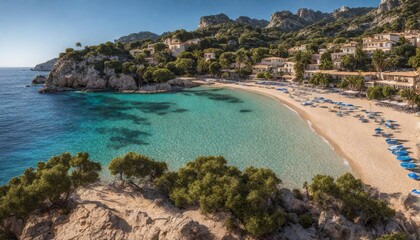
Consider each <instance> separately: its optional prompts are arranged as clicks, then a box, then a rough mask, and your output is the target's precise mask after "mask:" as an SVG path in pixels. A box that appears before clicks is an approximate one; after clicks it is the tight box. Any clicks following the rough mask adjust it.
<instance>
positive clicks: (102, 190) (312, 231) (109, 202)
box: [6, 183, 420, 240]
mask: <svg viewBox="0 0 420 240" xmlns="http://www.w3.org/2000/svg"><path fill="white" fill-rule="evenodd" d="M280 193H281V199H282V202H281V204H280V206H279V207H281V208H282V209H284V211H285V212H286V213H287V214H288V221H287V223H286V224H285V225H284V226H282V227H281V229H279V231H278V232H276V233H274V234H273V235H271V236H266V237H265V239H302V240H308V239H309V240H311V239H376V238H377V237H379V236H382V235H384V234H389V233H394V232H404V233H406V234H407V236H408V237H409V238H408V239H419V237H420V235H419V234H420V232H418V230H419V226H420V217H419V216H420V215H419V211H420V210H419V208H418V206H417V205H416V202H415V201H413V198H412V197H410V195H408V196H404V197H401V198H400V199H399V200H395V199H394V200H395V201H397V203H396V206H395V207H396V211H397V214H396V216H395V217H394V218H392V219H390V220H389V221H388V222H386V223H382V224H378V225H376V226H365V225H364V224H363V223H362V222H361V221H360V222H358V221H357V220H356V221H355V222H352V221H350V220H348V219H347V218H346V217H345V216H343V215H342V214H340V213H339V212H337V211H336V210H334V209H323V208H321V207H319V206H317V205H314V204H313V203H312V202H311V201H309V200H308V199H307V198H306V195H305V194H303V195H302V196H301V197H297V196H296V195H295V193H294V192H292V191H290V190H289V189H281V190H280ZM72 199H73V200H72V203H71V204H70V206H71V208H70V212H69V213H68V214H64V213H63V212H60V211H58V210H53V211H50V212H47V213H45V212H44V213H40V212H37V213H36V214H33V215H31V216H30V217H29V218H28V219H27V220H26V221H25V222H23V221H22V220H19V219H17V218H16V217H11V218H10V219H7V220H6V222H7V228H8V229H10V230H11V232H13V233H14V234H15V235H16V236H18V237H19V239H27V240H29V239H180V240H190V239H191V240H192V239H204V240H207V239H223V240H234V239H245V240H251V239H254V238H253V237H252V236H249V235H247V234H246V233H244V232H243V231H241V230H234V231H228V230H226V228H225V226H224V223H225V220H226V219H227V218H228V217H229V215H227V214H220V215H214V216H211V215H209V216H205V215H202V214H201V213H200V212H199V210H198V209H197V208H190V209H184V210H181V209H178V208H176V207H174V206H173V205H172V204H171V203H169V202H168V201H167V199H166V198H165V197H163V196H162V195H161V194H160V193H159V192H157V191H155V190H152V189H143V190H142V191H141V192H140V191H139V190H138V189H137V188H134V187H131V185H128V184H125V185H121V183H118V184H117V183H112V184H109V185H100V184H98V185H94V186H91V187H89V188H84V189H80V190H78V191H77V192H76V194H75V196H73V198H72ZM302 215H306V216H309V217H310V218H311V219H312V223H311V224H309V225H308V224H305V225H306V226H305V225H301V222H300V218H301V216H302Z"/></svg>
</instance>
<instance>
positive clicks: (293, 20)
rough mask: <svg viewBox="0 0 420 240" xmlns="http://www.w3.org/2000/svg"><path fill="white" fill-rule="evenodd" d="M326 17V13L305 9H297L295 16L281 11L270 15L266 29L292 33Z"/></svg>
mask: <svg viewBox="0 0 420 240" xmlns="http://www.w3.org/2000/svg"><path fill="white" fill-rule="evenodd" d="M327 16H328V14H326V13H322V12H320V11H314V10H310V9H306V8H301V9H299V10H298V11H297V13H296V14H293V13H292V12H290V11H281V12H276V13H274V14H273V15H271V18H270V23H269V24H268V25H267V28H273V27H276V28H279V29H281V30H284V31H293V30H297V29H300V28H303V27H305V26H308V25H310V24H312V23H314V22H316V21H319V20H321V19H323V18H325V17H327Z"/></svg>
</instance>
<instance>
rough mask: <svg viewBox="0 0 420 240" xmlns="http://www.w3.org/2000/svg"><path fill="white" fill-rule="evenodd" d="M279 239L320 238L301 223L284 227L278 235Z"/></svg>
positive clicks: (304, 239) (310, 239)
mask: <svg viewBox="0 0 420 240" xmlns="http://www.w3.org/2000/svg"><path fill="white" fill-rule="evenodd" d="M278 238H279V239H293V240H312V239H319V238H317V237H316V236H315V234H314V233H310V232H309V231H307V230H306V229H304V228H303V227H302V226H301V225H299V224H292V225H290V226H286V227H284V228H283V229H282V231H281V233H280V234H279V235H278Z"/></svg>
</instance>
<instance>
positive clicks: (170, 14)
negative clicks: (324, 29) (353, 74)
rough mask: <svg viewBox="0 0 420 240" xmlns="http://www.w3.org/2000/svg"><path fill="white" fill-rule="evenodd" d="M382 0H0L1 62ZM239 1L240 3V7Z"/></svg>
mask: <svg viewBox="0 0 420 240" xmlns="http://www.w3.org/2000/svg"><path fill="white" fill-rule="evenodd" d="M379 2H380V0H370V1H363V0H342V1H333V0H300V1H294V2H287V1H284V0H277V1H270V0H262V1H256V0H242V1H240V0H232V1H229V2H223V0H215V1H204V0H193V1H188V0H179V1H171V0H154V1H152V0H143V1H134V0H129V1H125V2H115V1H111V0H104V1H99V0H94V1H89V2H85V1H83V0H69V1H63V0H57V1H52V0H26V1H25V0H0V3H1V4H2V8H1V9H0V29H1V30H2V32H1V34H0V67H34V66H35V65H36V64H39V63H42V62H45V61H47V60H50V59H52V58H54V57H57V56H58V54H59V53H60V52H62V51H64V49H65V48H67V47H75V46H74V45H75V43H76V42H81V43H82V44H83V45H96V44H99V43H102V42H106V41H114V40H115V39H117V38H119V37H121V36H124V35H128V34H130V33H136V32H140V31H150V32H154V33H157V34H161V33H163V32H166V31H174V30H176V29H181V28H183V29H186V30H194V29H196V28H197V26H198V23H199V18H200V17H201V16H204V15H212V14H218V13H225V14H226V15H228V16H229V17H230V18H233V19H235V18H237V17H239V16H249V17H251V18H256V19H266V20H269V18H270V16H271V14H272V13H274V12H276V11H282V10H290V11H292V12H296V11H297V10H298V9H299V8H309V9H313V10H319V11H323V12H331V11H333V10H335V9H337V8H340V7H341V6H348V7H374V6H377V5H378V4H379ZM238 6H240V7H238Z"/></svg>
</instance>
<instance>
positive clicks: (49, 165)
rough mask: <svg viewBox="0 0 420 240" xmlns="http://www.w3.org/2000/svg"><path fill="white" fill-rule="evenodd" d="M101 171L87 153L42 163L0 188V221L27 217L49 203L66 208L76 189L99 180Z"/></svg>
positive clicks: (59, 157) (63, 155) (63, 156)
mask: <svg viewBox="0 0 420 240" xmlns="http://www.w3.org/2000/svg"><path fill="white" fill-rule="evenodd" d="M100 171H101V165H100V164H99V163H97V162H93V161H91V160H89V154H87V153H78V154H76V155H75V156H72V155H70V154H69V153H63V154H61V155H59V156H54V157H52V158H51V159H50V160H48V161H47V162H39V163H38V165H37V168H36V169H34V168H28V169H26V170H25V172H24V173H23V174H22V175H20V176H19V177H14V178H12V179H11V180H10V181H9V183H8V184H6V185H3V186H1V187H0V219H4V218H6V217H9V216H17V217H19V218H24V217H26V216H27V215H29V214H30V213H31V212H32V211H34V210H36V209H37V208H39V207H40V206H42V205H43V204H44V203H46V202H50V203H52V206H58V207H63V206H65V205H66V203H67V200H68V199H69V197H70V196H71V194H72V193H73V192H74V191H75V190H76V188H78V187H81V186H86V185H88V184H89V183H93V182H95V181H97V180H98V178H99V172H100Z"/></svg>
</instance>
